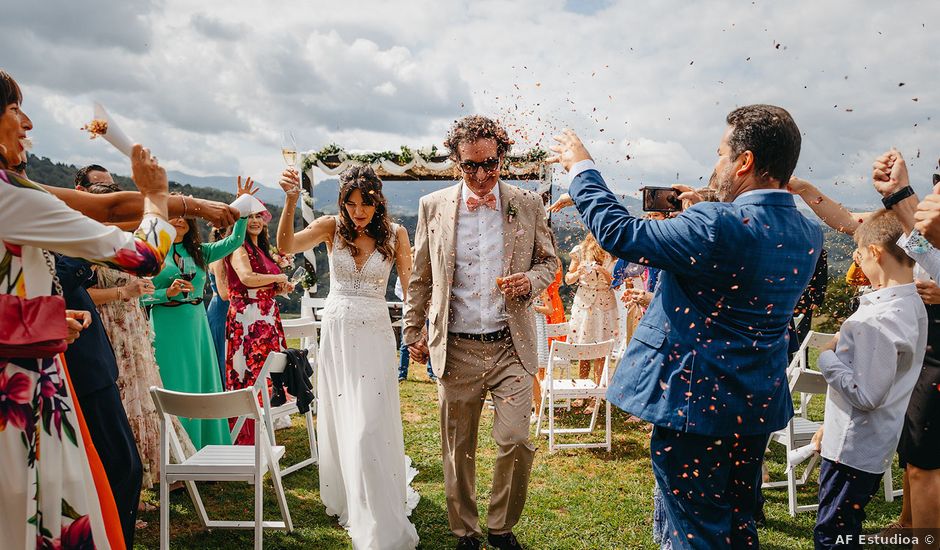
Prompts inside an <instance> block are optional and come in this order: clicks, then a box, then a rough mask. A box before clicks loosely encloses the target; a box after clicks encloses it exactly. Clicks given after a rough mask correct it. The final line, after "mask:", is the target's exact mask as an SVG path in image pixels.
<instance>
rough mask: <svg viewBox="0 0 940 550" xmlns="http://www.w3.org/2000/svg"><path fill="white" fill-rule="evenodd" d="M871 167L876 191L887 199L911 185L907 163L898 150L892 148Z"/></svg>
mask: <svg viewBox="0 0 940 550" xmlns="http://www.w3.org/2000/svg"><path fill="white" fill-rule="evenodd" d="M871 167H872V172H871V179H872V182H873V184H874V186H875V190H876V191H878V192H879V193H881V194H882V195H883V196H885V197H887V196H888V195H890V194H892V193H894V192H896V191H899V190H901V189H903V188H905V187H907V186H908V185H910V178H909V177H908V174H907V163H906V162H904V157H903V156H901V153H900V152H899V151H898V150H897V149H893V148H892V149H891V150H890V151H888V152H887V153H884V154H883V155H881V156H879V157H878V158H877V159H875V162H874V163H872V165H871Z"/></svg>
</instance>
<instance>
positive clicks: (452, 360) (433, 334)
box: [404, 116, 557, 549]
mask: <svg viewBox="0 0 940 550" xmlns="http://www.w3.org/2000/svg"><path fill="white" fill-rule="evenodd" d="M445 143H446V145H447V147H448V148H449V149H450V151H451V158H452V159H453V160H454V161H455V162H457V163H458V166H459V167H460V171H461V172H462V175H463V181H461V182H460V183H459V184H457V185H455V186H453V187H449V188H447V189H443V190H441V191H437V192H435V193H431V194H429V195H427V196H425V197H423V198H422V199H421V204H420V207H419V212H418V228H417V230H416V232H415V259H414V270H413V271H412V275H411V281H410V283H409V285H408V302H407V307H406V310H407V311H406V314H405V327H404V339H405V343H406V344H408V346H409V351H410V353H411V357H412V358H414V359H415V360H417V361H420V362H424V361H426V360H427V358H428V356H430V358H431V363H432V365H433V367H434V373H435V374H436V375H437V376H438V378H439V380H440V384H439V386H438V397H439V400H440V407H441V441H442V446H443V457H444V486H445V487H444V488H445V492H446V494H447V516H448V519H449V522H450V528H451V530H452V531H453V532H454V534H455V535H457V537H458V542H457V548H458V549H460V548H468V549H474V548H479V547H480V542H481V540H480V539H481V537H482V531H481V530H480V525H479V518H478V515H477V503H476V462H475V455H476V447H477V432H478V431H479V424H480V413H481V411H482V409H483V401H484V398H485V396H486V392H487V391H489V392H490V393H491V394H492V397H493V404H494V406H495V418H494V420H493V438H494V439H495V440H496V443H497V445H499V454H498V456H497V458H496V465H495V471H494V473H493V488H492V492H491V496H490V506H489V513H488V518H487V530H488V536H487V538H488V541H489V543H490V545H491V546H492V547H495V548H501V549H502V548H509V549H514V548H522V546H521V545H519V543H518V541H517V540H516V537H515V536H514V535H513V533H512V528H513V526H514V525H515V524H516V522H518V521H519V517H520V516H521V515H522V508H523V506H524V505H525V498H526V488H527V485H528V481H529V471H530V470H531V468H532V460H533V458H534V455H535V447H533V446H532V444H531V443H529V416H530V415H531V409H530V407H531V406H532V377H533V376H534V374H535V372H536V370H537V369H538V365H537V352H536V350H537V345H536V338H535V318H534V317H533V310H532V309H531V308H530V305H531V301H532V299H533V298H534V297H536V296H538V295H539V294H540V293H541V292H542V291H543V290H544V289H545V288H546V287H547V286H548V285H549V283H550V282H551V281H552V280H553V278H554V273H555V268H556V265H557V264H556V259H555V253H554V246H553V240H552V234H551V231H550V230H549V228H548V223H547V221H546V216H545V210H544V208H543V205H542V201H541V199H540V198H539V196H538V195H536V194H535V193H532V192H529V191H525V190H522V189H519V188H518V187H515V186H512V185H509V184H507V183H505V182H501V181H499V171H500V166H501V165H502V161H503V159H504V158H505V156H506V153H507V152H508V151H509V146H510V144H511V143H512V142H511V141H510V139H509V137H508V135H507V134H506V131H505V130H504V129H503V128H502V127H500V125H499V124H498V123H497V122H495V121H493V120H490V119H488V118H485V117H482V116H468V117H465V118H463V119H461V120H459V121H457V122H456V123H455V124H454V126H453V128H451V131H450V134H449V135H448V137H447V141H446V142H445ZM497 278H499V279H500V284H499V287H497ZM425 320H429V321H430V325H429V327H428V330H427V333H425V332H424V328H425Z"/></svg>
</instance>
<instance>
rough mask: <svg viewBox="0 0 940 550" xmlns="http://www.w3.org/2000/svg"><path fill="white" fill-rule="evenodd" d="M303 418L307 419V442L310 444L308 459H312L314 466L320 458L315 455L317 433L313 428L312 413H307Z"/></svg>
mask: <svg viewBox="0 0 940 550" xmlns="http://www.w3.org/2000/svg"><path fill="white" fill-rule="evenodd" d="M305 416H306V417H307V440H308V442H309V444H310V458H312V459H313V463H314V464H319V463H320V457H319V455H318V454H317V432H316V430H315V429H314V426H313V413H311V412H310V411H307V414H306V415H305Z"/></svg>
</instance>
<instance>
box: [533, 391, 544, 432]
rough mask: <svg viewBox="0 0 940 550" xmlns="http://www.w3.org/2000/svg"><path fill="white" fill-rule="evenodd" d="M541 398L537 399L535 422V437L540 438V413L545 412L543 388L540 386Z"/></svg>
mask: <svg viewBox="0 0 940 550" xmlns="http://www.w3.org/2000/svg"><path fill="white" fill-rule="evenodd" d="M540 393H541V397H540V398H539V411H538V418H537V419H536V421H535V437H541V435H542V411H544V410H545V393H546V391H545V386H544V385H543V386H542V389H541V392H540Z"/></svg>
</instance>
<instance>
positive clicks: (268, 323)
mask: <svg viewBox="0 0 940 550" xmlns="http://www.w3.org/2000/svg"><path fill="white" fill-rule="evenodd" d="M265 218H267V219H270V214H268V213H267V212H262V213H259V214H252V215H251V217H249V218H248V236H247V238H246V239H245V244H244V245H242V247H241V248H239V249H238V250H236V251H235V252H234V253H233V254H232V255H231V256H230V257H229V258H227V259H226V260H225V264H226V273H227V279H228V284H229V309H228V322H227V323H226V325H225V326H226V329H225V334H226V336H227V340H228V346H227V349H226V358H225V373H226V375H227V377H228V384H227V385H228V389H230V390H237V389H241V388H247V387H249V386H251V385H253V384H254V383H255V379H256V378H257V377H258V374H259V373H260V372H261V367H262V366H264V361H265V359H267V357H268V354H269V353H271V352H272V351H282V350H284V349H287V342H286V341H285V340H284V328H283V327H282V326H281V314H280V310H279V309H278V306H277V302H276V301H275V300H274V297H275V296H276V295H277V294H279V293H283V292H289V291H290V290H292V289H293V286H292V285H291V284H290V283H288V281H287V275H285V274H283V273H281V268H280V267H278V265H277V262H276V261H275V260H274V258H272V256H271V253H270V252H269V251H268V248H269V243H268V227H267V223H266V219H265ZM229 424H231V425H234V424H235V421H234V419H232V420H230V421H229ZM254 441H255V424H254V421H252V420H247V421H246V422H245V425H244V426H243V427H242V430H241V432H239V434H238V436H237V438H236V439H235V444H236V445H254Z"/></svg>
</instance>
